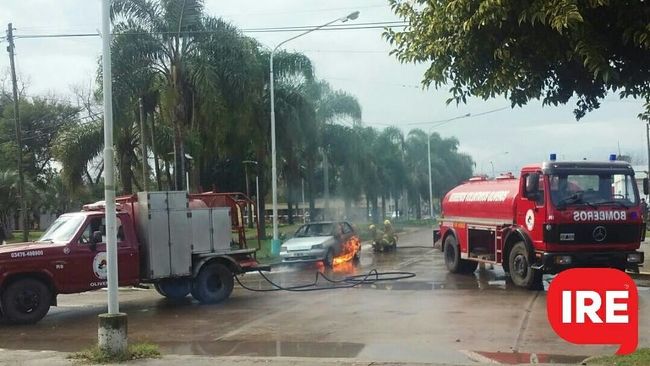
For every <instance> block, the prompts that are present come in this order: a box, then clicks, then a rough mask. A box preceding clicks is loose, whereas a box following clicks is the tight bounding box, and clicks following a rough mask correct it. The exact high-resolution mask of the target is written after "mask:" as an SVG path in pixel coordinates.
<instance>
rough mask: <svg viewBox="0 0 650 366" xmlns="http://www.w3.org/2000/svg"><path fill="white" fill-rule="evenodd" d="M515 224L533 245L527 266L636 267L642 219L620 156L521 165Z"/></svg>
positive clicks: (629, 172)
mask: <svg viewBox="0 0 650 366" xmlns="http://www.w3.org/2000/svg"><path fill="white" fill-rule="evenodd" d="M520 181H521V192H522V194H521V196H520V199H519V202H518V203H517V205H518V207H517V225H518V226H520V227H522V228H526V232H527V234H528V235H529V237H530V240H531V241H532V245H533V247H534V250H535V261H534V265H533V267H534V268H536V269H540V270H543V271H544V272H545V273H557V272H559V271H561V270H562V269H565V268H571V267H612V268H618V269H621V270H625V269H629V270H632V271H636V270H638V267H639V265H641V263H643V259H644V258H643V253H642V252H637V251H636V250H637V249H639V245H640V242H641V241H643V240H644V239H645V224H644V222H643V213H642V212H641V206H640V198H639V192H638V188H637V184H636V180H635V178H634V171H633V169H632V167H631V166H630V165H629V164H628V163H626V162H619V161H609V162H587V161H580V162H556V161H549V162H545V163H543V164H541V165H540V166H536V167H535V166H529V167H525V168H524V169H523V170H522V177H521V180H520Z"/></svg>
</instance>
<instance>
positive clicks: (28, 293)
mask: <svg viewBox="0 0 650 366" xmlns="http://www.w3.org/2000/svg"><path fill="white" fill-rule="evenodd" d="M51 302H52V291H51V290H50V289H49V288H48V287H47V285H45V284H44V283H43V282H42V281H39V280H35V279H31V278H24V279H20V280H17V281H16V282H14V283H12V284H10V285H9V286H7V288H6V289H5V290H4V293H3V294H2V312H3V313H4V320H5V321H6V322H7V323H10V324H34V323H36V322H38V321H39V320H41V319H43V317H44V316H45V314H47V312H48V311H49V310H50V303H51Z"/></svg>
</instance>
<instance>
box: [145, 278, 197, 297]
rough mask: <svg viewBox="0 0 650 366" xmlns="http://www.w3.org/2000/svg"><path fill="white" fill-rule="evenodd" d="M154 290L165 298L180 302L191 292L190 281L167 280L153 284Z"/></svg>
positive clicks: (183, 279)
mask: <svg viewBox="0 0 650 366" xmlns="http://www.w3.org/2000/svg"><path fill="white" fill-rule="evenodd" d="M154 288H155V289H156V291H158V293H159V294H161V295H162V296H164V297H166V298H169V299H174V300H180V299H183V298H185V297H186V296H187V295H188V294H189V293H190V291H191V290H192V281H190V280H189V279H188V278H168V279H164V280H161V281H160V282H157V283H155V284H154Z"/></svg>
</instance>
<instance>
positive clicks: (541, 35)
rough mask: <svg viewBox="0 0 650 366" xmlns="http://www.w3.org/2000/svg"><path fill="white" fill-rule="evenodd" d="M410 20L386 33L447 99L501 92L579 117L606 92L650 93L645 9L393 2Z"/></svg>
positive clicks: (538, 1) (568, 2) (600, 3)
mask: <svg viewBox="0 0 650 366" xmlns="http://www.w3.org/2000/svg"><path fill="white" fill-rule="evenodd" d="M389 2H390V4H391V6H392V9H393V11H394V12H395V13H396V14H397V15H398V16H399V17H400V18H402V19H404V20H406V21H408V22H409V25H408V26H407V27H406V28H405V29H404V30H388V31H386V33H385V37H386V38H387V39H388V41H390V43H391V44H392V45H393V46H394V47H395V50H394V51H393V52H394V54H395V55H396V56H397V57H398V59H399V60H400V61H402V62H415V63H427V64H429V68H428V70H427V71H426V72H425V75H424V81H423V83H424V84H425V85H427V86H428V85H431V84H433V85H434V86H435V87H441V86H446V85H448V86H449V88H450V91H451V93H452V95H453V97H452V98H451V99H450V101H456V102H457V103H458V102H466V100H467V98H469V97H471V96H476V97H480V98H484V99H488V98H493V97H494V96H495V95H499V94H501V95H505V96H507V97H508V98H509V99H510V101H511V103H512V105H513V106H521V105H523V104H526V103H527V102H528V101H530V100H532V99H541V100H542V102H543V104H550V105H558V104H565V103H567V102H568V101H569V100H570V98H572V97H574V96H575V97H577V105H576V109H575V112H574V113H575V116H576V118H577V119H580V118H581V117H583V116H584V115H585V113H587V112H589V111H591V110H593V109H596V108H598V107H599V106H600V102H599V101H600V100H601V99H602V98H604V97H605V95H606V94H607V93H608V92H609V91H613V92H618V93H619V95H620V96H621V97H642V98H645V99H646V101H647V100H650V63H649V62H648V60H649V59H650V27H649V26H648V24H650V7H649V6H648V4H647V2H646V1H643V0H634V1H626V2H618V1H609V0H589V1H586V0H585V1H579V0H534V1H519V0H502V1H478V0H454V1H452V0H445V1H425V0H415V1H400V0H389Z"/></svg>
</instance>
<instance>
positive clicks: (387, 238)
mask: <svg viewBox="0 0 650 366" xmlns="http://www.w3.org/2000/svg"><path fill="white" fill-rule="evenodd" d="M383 241H384V242H385V243H386V246H388V247H392V248H393V249H395V248H397V235H396V234H395V230H394V229H393V225H392V224H391V222H390V220H384V240H383Z"/></svg>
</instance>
